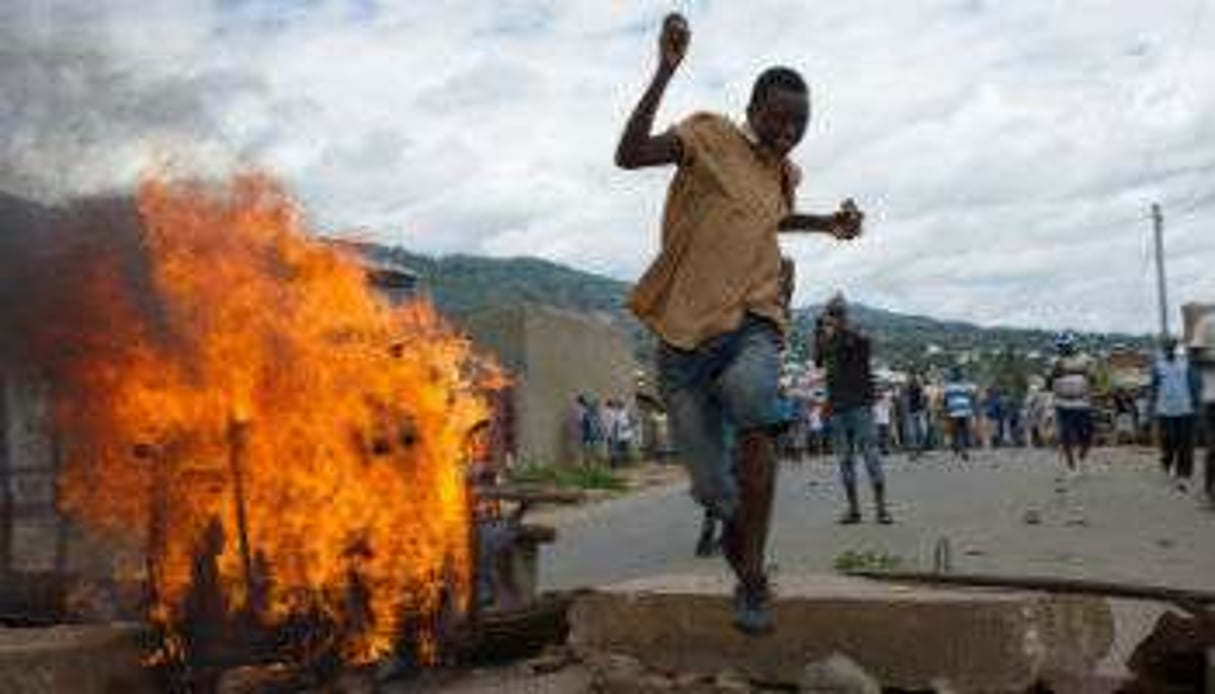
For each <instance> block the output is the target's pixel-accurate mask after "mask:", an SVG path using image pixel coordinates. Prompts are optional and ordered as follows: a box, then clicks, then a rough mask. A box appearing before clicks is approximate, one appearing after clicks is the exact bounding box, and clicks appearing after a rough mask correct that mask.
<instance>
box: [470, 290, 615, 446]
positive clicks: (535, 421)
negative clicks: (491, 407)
mask: <svg viewBox="0 0 1215 694" xmlns="http://www.w3.org/2000/svg"><path fill="white" fill-rule="evenodd" d="M464 327H465V329H467V330H468V331H469V333H470V334H471V335H472V337H473V340H474V342H475V343H476V344H477V345H478V346H480V347H484V348H487V349H490V350H492V351H493V352H494V353H495V354H496V355H497V356H498V358H499V360H500V361H501V362H502V364H503V365H504V366H506V367H507V368H508V369H510V371H511V374H512V375H513V377H514V378H515V380H516V389H515V409H516V416H517V420H516V421H517V430H516V440H517V441H518V446H519V450H518V454H519V458H520V459H521V460H523V461H526V462H534V463H549V464H573V462H574V461H575V459H576V458H575V456H574V455H573V453H574V446H573V445H571V444H572V442H571V440H570V422H569V418H570V412H571V408H572V405H573V402H574V398H575V397H576V396H577V395H578V394H579V393H587V394H589V395H592V396H594V397H596V398H598V399H599V400H600V401H601V402H602V401H603V400H606V399H607V398H619V399H621V400H624V401H625V402H628V403H631V402H632V401H633V389H634V387H635V383H634V381H635V375H636V369H637V364H636V362H635V361H634V359H633V353H632V346H631V344H630V342H629V337H628V334H627V333H625V331H624V330H622V329H620V328H618V327H616V326H614V325H612V324H611V323H609V322H608V321H607V320H602V319H599V318H596V317H593V316H587V315H584V314H580V313H576V312H572V311H563V310H560V309H554V308H549V307H540V306H515V307H509V308H504V309H491V310H488V311H484V312H481V313H478V314H474V315H473V316H470V317H469V318H468V319H467V320H465V321H464Z"/></svg>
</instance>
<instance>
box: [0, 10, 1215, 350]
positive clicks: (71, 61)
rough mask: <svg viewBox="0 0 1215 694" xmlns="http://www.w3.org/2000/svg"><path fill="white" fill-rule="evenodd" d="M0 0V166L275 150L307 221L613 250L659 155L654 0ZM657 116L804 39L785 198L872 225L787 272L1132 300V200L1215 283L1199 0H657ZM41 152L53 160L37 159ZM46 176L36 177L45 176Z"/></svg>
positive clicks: (567, 257)
mask: <svg viewBox="0 0 1215 694" xmlns="http://www.w3.org/2000/svg"><path fill="white" fill-rule="evenodd" d="M94 5H95V4H94V3H85V2H83V0H80V1H79V2H68V1H66V0H55V1H54V2H49V3H48V2H46V1H45V0H18V2H17V4H16V5H15V6H10V7H9V8H8V9H5V10H0V20H3V22H2V23H0V26H4V27H6V29H7V30H3V38H4V39H19V40H18V41H17V42H16V43H14V42H13V41H9V40H6V41H5V42H4V43H5V45H6V46H7V47H6V48H3V49H0V51H3V56H2V57H3V61H2V62H0V80H2V83H0V87H3V88H4V91H5V93H6V94H9V93H13V88H14V87H19V88H20V89H21V91H22V93H24V94H25V95H26V99H25V100H24V102H23V103H22V104H20V105H16V106H14V105H12V104H9V105H8V106H0V127H3V128H4V130H5V131H6V133H8V134H7V135H6V139H7V142H6V143H5V145H4V146H3V148H2V151H0V154H3V155H4V156H5V161H6V162H7V166H6V167H5V171H3V172H0V173H2V174H3V176H2V177H0V184H2V185H3V186H4V187H10V188H14V187H15V188H22V187H25V188H30V187H35V188H36V187H38V186H39V185H41V186H42V187H43V188H45V187H47V186H60V187H65V188H70V189H82V188H84V189H87V188H93V187H99V186H105V185H118V186H123V185H129V184H130V181H131V180H132V178H133V177H134V176H136V175H137V173H138V172H139V171H140V170H141V168H142V167H144V166H147V165H148V164H149V162H152V161H157V160H158V159H159V158H163V157H164V156H165V155H166V153H172V155H173V156H174V157H175V158H176V159H177V160H179V161H181V162H184V164H183V165H184V166H187V167H188V166H202V167H205V170H208V171H213V170H222V168H223V167H225V166H230V165H232V164H233V163H256V164H259V165H262V166H265V167H267V168H269V169H271V170H272V171H274V172H276V173H277V174H279V175H280V176H281V177H282V178H283V179H284V180H285V181H286V182H287V184H288V185H289V186H290V187H292V188H293V189H294V190H296V191H297V192H298V193H299V194H300V196H301V197H302V199H303V201H304V203H305V205H306V206H307V207H308V208H309V210H310V211H311V212H312V213H313V215H314V216H315V217H316V218H317V219H318V220H319V221H320V222H321V223H322V224H323V225H324V226H325V227H326V228H330V229H356V230H359V231H358V233H360V234H362V235H368V234H370V235H372V236H374V237H376V238H378V239H380V240H383V241H389V242H397V243H402V244H404V245H407V246H409V247H411V248H414V249H417V250H422V251H429V252H470V253H492V254H497V255H515V254H534V255H541V256H544V257H547V258H550V259H553V260H557V261H560V262H565V263H569V264H572V265H575V266H578V267H582V268H586V269H590V270H594V271H599V272H606V273H609V274H612V275H615V276H617V277H620V278H622V279H632V278H634V277H636V276H637V275H638V274H640V272H641V271H642V270H643V269H644V267H645V264H646V263H647V261H648V260H649V258H650V257H651V256H652V254H653V252H654V250H655V248H656V246H657V243H658V218H659V214H660V212H661V205H662V198H663V195H664V192H665V190H664V188H665V182H666V180H667V178H668V176H669V172H664V171H653V172H645V173H638V172H622V171H617V170H615V169H614V168H613V167H612V165H611V153H612V149H613V147H614V144H615V139H616V137H617V135H618V133H619V130H620V128H621V127H622V126H623V122H624V119H625V117H626V116H627V114H628V111H629V110H630V109H631V107H632V104H633V102H634V100H635V99H636V98H637V96H638V95H639V94H640V91H641V89H642V88H643V87H644V84H645V80H646V79H647V77H648V75H649V73H650V71H651V69H652V65H653V55H652V53H653V49H654V43H655V36H654V31H655V30H656V27H657V23H658V21H659V20H660V18H661V16H662V14H663V13H664V12H665V11H666V10H667V8H668V6H669V4H668V3H666V2H608V3H604V2H597V1H595V0H579V1H573V0H571V1H569V2H559V3H558V2H551V1H550V2H542V1H533V0H512V1H511V2H493V1H490V0H481V1H474V0H459V1H457V2H442V3H419V2H411V1H406V0H402V1H401V2H379V3H375V2H371V1H369V0H360V1H358V2H354V1H349V0H347V1H342V2H339V1H338V0H330V1H328V2H299V1H297V0H278V1H277V2H273V3H265V2H259V3H254V2H240V1H239V0H225V1H224V2H219V3H216V4H213V5H202V4H200V3H194V2H182V3H154V5H155V7H154V8H149V6H148V4H147V3H137V2H134V1H133V0H118V1H117V2H108V3H105V5H106V10H105V11H104V12H103V11H100V10H96V9H92V8H93V7H94ZM685 7H686V8H687V11H688V14H689V17H690V19H691V22H692V27H693V32H694V36H693V43H692V50H691V53H690V55H689V56H688V59H687V61H686V63H685V65H684V67H683V69H682V72H681V74H680V75H678V76H677V78H676V80H675V82H674V83H673V84H672V85H671V89H670V92H669V94H668V96H667V100H666V103H665V104H664V107H663V109H662V111H661V114H660V116H659V122H660V123H663V124H665V123H669V122H671V121H672V120H675V119H677V118H678V117H680V116H681V115H682V114H685V113H687V112H689V111H691V110H694V109H701V108H708V109H713V110H718V111H723V112H726V113H730V114H737V113H739V112H741V110H742V106H743V102H744V100H745V98H746V95H747V92H748V90H749V87H750V82H751V80H752V79H753V77H754V75H755V74H756V73H757V72H758V71H759V70H760V69H761V68H762V67H764V66H765V65H768V64H771V63H776V62H779V63H786V64H791V65H794V66H797V67H799V68H801V69H802V70H803V71H804V73H805V74H806V76H807V77H808V79H809V81H810V83H811V86H812V89H813V94H814V101H815V103H814V122H813V123H812V125H811V128H810V132H809V134H808V136H807V139H806V141H805V142H804V143H803V144H802V146H801V148H800V149H799V150H798V152H797V153H796V155H795V156H796V158H797V159H798V161H799V162H800V163H801V164H802V166H803V168H804V169H805V171H806V172H807V176H806V185H805V188H804V190H803V191H802V200H803V202H804V203H805V205H806V206H808V207H811V208H822V207H825V206H831V205H834V204H835V202H837V201H838V200H839V199H840V198H842V197H844V196H846V195H852V196H855V197H856V198H857V199H858V200H859V201H860V202H861V203H862V204H863V205H864V206H866V207H867V209H868V211H869V212H870V225H869V229H868V232H869V235H868V237H867V238H865V239H863V240H862V241H860V242H858V243H856V244H854V245H852V246H839V245H837V244H833V243H830V242H828V241H826V240H823V239H821V238H820V239H805V238H791V239H789V240H787V241H786V243H785V248H786V250H787V252H788V253H790V254H791V255H793V256H794V258H795V259H796V260H797V261H798V263H799V277H800V278H801V287H799V290H798V298H799V299H800V300H802V301H812V300H818V299H821V298H822V297H824V296H825V295H827V294H828V293H829V292H831V291H834V290H835V289H837V288H842V289H844V290H846V291H847V292H849V293H850V294H853V295H855V296H858V297H861V298H864V299H866V300H870V301H873V302H876V303H880V304H882V305H884V306H886V307H889V308H893V309H896V310H905V311H916V312H925V313H930V314H933V315H940V316H947V317H954V318H965V319H972V320H977V321H981V322H989V323H990V322H999V323H1017V324H1045V325H1049V326H1061V325H1073V326H1078V327H1085V328H1098V329H1118V330H1150V329H1151V328H1152V326H1153V325H1154V324H1155V317H1154V313H1153V311H1154V306H1155V303H1154V297H1153V295H1152V291H1153V284H1152V281H1151V272H1150V266H1148V265H1147V263H1145V255H1144V249H1145V243H1144V242H1145V240H1146V238H1147V235H1148V233H1149V229H1150V227H1149V223H1148V220H1147V215H1146V208H1147V204H1148V203H1149V202H1151V201H1152V200H1160V201H1162V202H1163V203H1164V204H1165V212H1166V215H1167V220H1168V221H1167V224H1168V230H1169V250H1170V254H1171V257H1170V260H1171V263H1170V269H1171V271H1172V276H1171V279H1172V297H1173V299H1174V300H1175V303H1179V302H1180V301H1182V300H1186V299H1207V300H1211V299H1215V280H1213V279H1212V277H1215V273H1212V272H1211V271H1210V268H1211V267H1212V266H1213V265H1215V235H1213V234H1211V233H1210V230H1209V227H1210V225H1211V224H1212V222H1213V221H1215V199H1212V198H1211V197H1210V193H1211V190H1212V188H1213V187H1215V16H1213V17H1207V16H1204V15H1205V14H1206V13H1205V12H1204V11H1202V10H1201V9H1200V4H1199V0H1162V1H1161V2H1158V3H1150V4H1145V3H1140V2H1135V1H1134V0H1121V1H1116V2H1109V1H1108V0H1107V1H1104V2H1097V1H1096V0H1087V1H1084V2H1074V3H1067V4H1060V3H1056V2H1049V1H1048V0H1024V1H1021V2H1017V3H1007V2H1005V3H996V2H983V1H982V0H968V1H962V0H955V1H950V2H946V1H936V2H933V1H929V0H921V1H918V2H901V3H888V2H879V0H851V1H850V0H825V1H823V2H817V3H814V4H813V5H807V4H806V3H803V2H795V1H792V0H757V1H755V2H749V3H720V2H718V3H710V2H698V3H685ZM48 163H49V164H50V165H49V166H48ZM48 179H49V180H48Z"/></svg>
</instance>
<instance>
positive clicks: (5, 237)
mask: <svg viewBox="0 0 1215 694" xmlns="http://www.w3.org/2000/svg"><path fill="white" fill-rule="evenodd" d="M149 270H150V268H149V265H148V262H147V255H146V253H145V250H144V244H143V235H142V227H141V224H140V220H139V216H138V211H137V210H136V208H135V205H134V202H133V200H132V199H130V198H122V197H94V198H85V199H79V200H76V201H74V202H73V203H71V204H67V205H60V206H54V207H51V206H46V205H43V204H40V203H37V202H35V201H32V200H28V199H24V198H20V197H16V196H12V195H8V194H0V372H3V371H9V370H19V371H23V372H26V373H32V374H39V375H41V376H43V377H45V378H47V379H48V380H49V381H50V382H51V383H52V385H55V384H57V383H61V382H62V380H63V379H64V378H66V377H69V375H70V374H72V373H73V372H74V371H75V369H76V368H77V367H78V366H79V363H80V362H81V361H82V360H94V361H95V360H98V359H102V360H104V361H105V362H106V363H122V359H123V352H124V350H126V349H129V348H130V345H131V344H133V343H134V342H135V341H137V340H138V341H144V342H145V343H146V341H148V340H163V339H164V336H165V335H166V334H167V333H166V332H165V331H164V330H163V329H161V326H163V325H164V322H163V321H162V320H161V319H160V317H161V316H162V312H161V311H160V309H159V307H158V305H157V303H156V298H155V297H156V294H155V292H154V291H153V288H152V284H151V275H150V271H149ZM131 331H136V332H138V334H136V335H132V334H130V333H131Z"/></svg>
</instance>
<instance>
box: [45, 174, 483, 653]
mask: <svg viewBox="0 0 1215 694" xmlns="http://www.w3.org/2000/svg"><path fill="white" fill-rule="evenodd" d="M138 210H139V216H140V221H141V227H142V233H143V246H142V252H143V254H144V256H145V257H144V260H145V261H146V263H147V266H148V270H147V273H148V276H149V278H150V282H149V284H150V286H151V288H152V291H151V294H152V296H151V297H147V296H138V295H135V294H136V293H135V292H132V290H131V289H130V287H129V286H128V285H126V284H124V283H123V282H121V281H119V280H118V277H119V276H120V275H121V273H120V272H118V271H117V270H118V269H117V268H108V269H107V268H106V267H105V265H104V264H101V265H100V266H99V267H96V268H92V269H90V270H89V272H90V275H89V287H90V291H91V292H92V293H93V296H94V297H103V298H104V300H101V301H98V300H96V298H94V299H93V300H91V301H90V305H92V306H98V307H104V310H105V311H106V315H105V316H104V320H96V321H88V322H87V323H84V324H83V325H86V326H96V325H100V326H104V331H97V332H101V333H102V334H66V335H59V336H58V338H59V339H61V340H66V341H70V343H71V344H72V345H74V347H73V351H74V357H73V359H71V360H70V361H69V362H67V367H65V368H61V369H60V370H59V372H58V373H55V374H53V383H54V389H55V397H54V400H53V402H54V408H55V410H54V417H55V424H56V428H57V430H58V432H59V433H60V436H61V437H62V440H63V445H64V456H65V465H64V468H63V472H62V475H61V479H60V495H61V503H62V506H63V509H64V510H65V511H66V512H68V513H70V514H72V515H73V516H74V517H75V518H77V519H79V520H80V521H81V522H83V523H85V524H86V525H88V526H90V527H92V528H95V529H99V530H104V531H106V532H109V533H113V534H116V535H118V536H120V537H124V538H128V539H135V540H138V541H139V542H140V543H141V544H143V545H144V546H146V547H147V548H148V562H147V567H148V568H147V575H148V578H149V579H150V580H149V583H150V584H151V587H152V589H153V593H152V600H153V602H154V608H155V609H154V610H153V611H152V614H153V615H154V621H156V622H158V624H157V626H158V627H159V628H160V629H162V630H163V633H164V636H165V639H164V643H165V644H166V646H167V648H165V649H164V652H162V654H161V655H162V656H164V657H179V656H180V653H178V652H176V651H177V650H179V649H180V648H182V647H185V648H189V647H190V644H191V642H192V639H194V638H197V636H198V635H197V634H196V633H195V634H191V633H189V632H190V630H187V629H183V625H185V624H186V623H187V622H188V623H190V624H191V625H196V624H197V621H198V620H197V619H196V618H197V617H198V616H199V615H206V614H211V613H215V612H220V613H226V614H227V615H228V616H229V617H232V616H234V615H239V616H240V619H247V620H251V621H253V622H256V623H257V624H258V625H260V626H262V627H264V628H267V629H278V630H279V631H280V633H290V632H291V630H292V628H293V625H296V624H299V623H301V622H302V621H305V622H306V621H310V620H311V621H315V619H316V618H317V617H319V618H320V619H322V620H323V621H324V622H325V623H326V624H328V625H329V627H328V631H327V632H326V639H328V641H329V647H330V648H331V650H333V651H335V652H337V653H338V656H339V657H340V658H341V659H342V660H344V661H346V662H354V663H359V662H367V661H370V660H373V659H376V658H377V657H380V656H383V655H385V654H386V653H388V652H389V651H391V650H392V649H393V648H394V647H396V646H397V645H398V643H399V640H400V639H401V637H402V635H403V633H404V632H409V635H410V636H411V637H412V642H413V643H412V647H413V648H414V649H415V651H416V653H415V655H416V656H417V657H418V658H420V659H421V660H423V661H425V660H428V659H432V658H433V657H434V654H435V647H436V646H435V638H436V635H435V634H434V633H433V631H434V628H435V627H434V626H433V625H434V624H435V623H436V621H437V620H436V616H437V615H439V614H440V613H442V612H444V611H447V610H457V611H458V610H459V609H461V606H463V605H465V604H466V601H467V600H468V595H469V590H470V570H471V569H470V567H471V548H470V539H469V538H470V528H469V519H470V512H469V500H468V498H467V492H466V489H465V480H464V468H465V466H464V461H465V459H466V457H467V451H466V444H467V442H466V435H467V432H469V431H470V430H472V429H473V428H474V426H475V425H476V424H477V423H478V422H479V421H482V420H483V419H484V417H485V416H486V411H485V405H484V401H483V400H482V398H481V393H482V392H483V391H482V385H483V384H482V383H481V382H480V379H481V376H479V375H478V373H480V372H482V371H485V369H484V368H483V367H482V366H480V365H479V363H478V362H477V361H476V360H475V359H474V358H473V356H472V353H471V350H470V346H469V344H468V343H467V341H466V340H464V339H462V338H461V337H459V336H457V335H456V334H455V333H454V332H453V331H451V330H450V329H449V328H448V327H446V326H445V325H444V323H443V322H442V321H441V320H440V319H439V317H438V316H437V315H436V314H435V312H434V311H433V310H432V309H431V308H430V306H429V305H428V304H426V303H423V302H420V301H416V302H413V303H409V304H406V305H403V306H398V307H393V306H390V305H389V304H388V302H387V301H386V300H384V299H383V298H381V297H380V296H379V295H377V294H376V292H375V291H374V290H373V289H372V288H371V287H370V286H369V285H368V282H367V279H366V274H365V272H364V270H363V269H362V268H361V267H360V266H359V264H358V263H357V262H356V261H355V260H353V259H351V258H348V257H345V256H343V255H341V254H339V253H337V252H335V251H334V250H333V249H332V247H330V246H327V245H325V244H323V243H321V242H319V241H317V240H315V239H313V238H312V237H310V236H309V235H308V233H307V232H306V230H305V228H304V224H303V221H302V216H301V213H300V211H299V209H298V208H297V207H296V205H295V204H294V203H293V202H292V200H291V199H290V198H289V197H288V195H287V194H286V193H285V192H284V191H283V190H282V189H281V188H280V187H279V186H277V185H276V184H275V183H274V182H273V181H271V180H270V179H269V178H267V177H265V176H263V175H257V174H251V175H244V176H241V177H238V178H236V179H234V180H233V181H231V182H228V183H226V184H223V185H213V184H201V183H179V182H166V181H163V180H150V181H147V182H146V183H144V184H143V185H142V187H141V189H140V190H139V194H138ZM108 270H114V271H113V272H109V271H108ZM93 310H97V309H93ZM83 329H84V328H82V330H83ZM96 345H104V348H103V349H95V350H94V349H91V347H92V346H96ZM61 367H62V365H61ZM238 621H239V620H238ZM427 625H430V626H427ZM191 628H192V629H193V626H192V627H191ZM195 631H197V630H196V629H195ZM213 636H215V635H213ZM220 637H221V638H222V635H220ZM296 646H300V644H299V643H297V644H296Z"/></svg>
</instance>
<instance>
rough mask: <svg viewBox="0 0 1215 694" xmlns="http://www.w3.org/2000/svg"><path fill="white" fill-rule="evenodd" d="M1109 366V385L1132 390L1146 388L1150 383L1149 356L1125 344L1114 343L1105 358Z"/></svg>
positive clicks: (1150, 363)
mask: <svg viewBox="0 0 1215 694" xmlns="http://www.w3.org/2000/svg"><path fill="white" fill-rule="evenodd" d="M1106 364H1107V366H1108V368H1109V374H1110V386H1111V387H1114V388H1125V389H1127V390H1130V391H1132V392H1136V391H1139V390H1141V389H1143V388H1146V387H1147V386H1148V384H1149V383H1151V380H1152V377H1151V368H1152V359H1151V356H1150V355H1149V354H1147V353H1145V352H1143V351H1140V350H1137V349H1133V348H1131V347H1128V346H1126V345H1115V346H1114V347H1113V348H1112V349H1111V350H1110V353H1109V357H1108V358H1107V359H1106Z"/></svg>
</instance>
